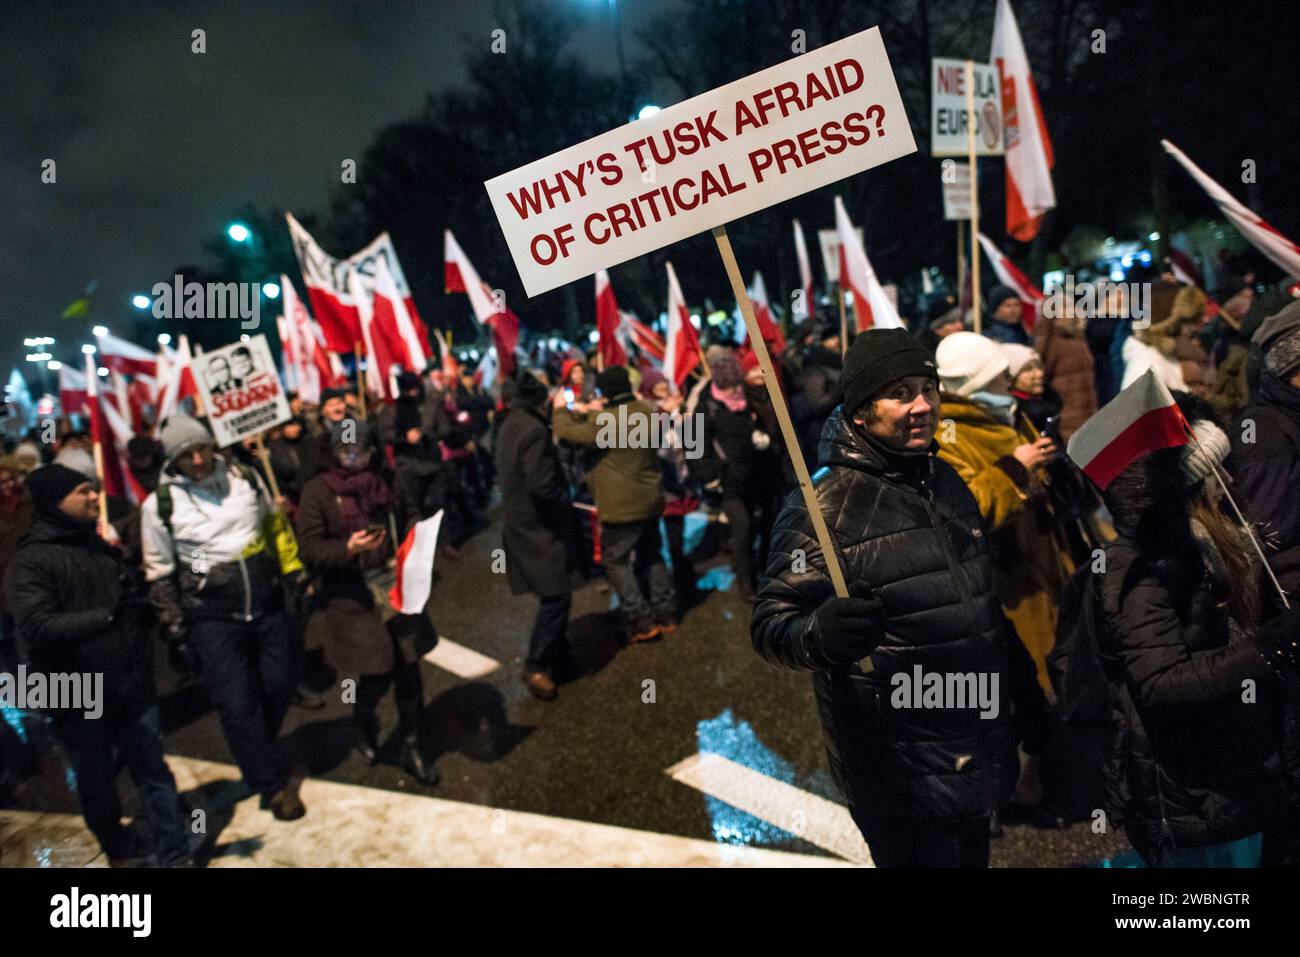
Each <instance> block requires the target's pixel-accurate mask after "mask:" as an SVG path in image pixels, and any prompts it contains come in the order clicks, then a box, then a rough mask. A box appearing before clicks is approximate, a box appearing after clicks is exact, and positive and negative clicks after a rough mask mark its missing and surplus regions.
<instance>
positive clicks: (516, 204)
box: [484, 27, 916, 296]
mask: <svg viewBox="0 0 1300 957" xmlns="http://www.w3.org/2000/svg"><path fill="white" fill-rule="evenodd" d="M915 151H916V144H915V142H914V141H913V139H912V130H911V128H910V126H909V125H908V122H907V114H906V113H905V112H904V110H903V101H902V98H901V97H900V96H899V93H898V86H897V84H896V83H895V82H894V74H893V71H892V70H891V69H890V66H889V57H888V55H887V54H886V53H885V45H884V41H883V40H882V39H881V36H880V28H879V27H873V28H872V29H870V30H865V31H863V32H862V33H857V34H854V35H853V36H850V37H845V38H844V39H843V40H837V41H836V42H835V43H831V44H829V45H827V46H824V47H821V48H819V49H817V50H813V51H810V52H808V53H805V54H803V55H802V56H798V57H794V58H792V59H790V60H787V61H785V62H784V63H780V64H778V65H777V66H774V67H769V68H768V69H766V70H761V71H759V72H758V73H754V74H751V75H750V76H747V77H745V78H743V79H740V80H736V81H735V82H734V83H728V84H727V85H726V86H721V87H718V88H717V89H715V90H712V91H710V92H708V93H704V94H701V95H700V96H697V97H694V98H692V99H689V100H686V101H685V102H682V103H678V104H677V105H676V106H671V107H668V108H667V109H664V110H662V111H660V112H659V113H656V114H655V115H653V116H650V117H646V118H645V119H640V120H636V121H635V122H632V123H629V124H627V125H626V126H623V127H620V128H618V129H615V130H611V131H610V132H608V133H603V134H601V135H600V136H596V137H593V138H592V139H589V140H587V141H586V142H585V143H579V144H578V145H576V146H571V147H569V148H568V149H565V150H561V151H560V152H558V153H555V154H553V155H551V156H548V157H545V158H544V159H540V160H537V161H536V162H533V163H529V164H528V165H527V166H523V167H520V168H519V169H517V170H514V171H512V172H509V173H506V174H504V175H502V176H498V177H496V178H495V179H490V180H488V181H487V182H486V183H485V184H484V185H485V186H486V187H487V191H488V196H489V198H490V199H491V201H492V208H493V210H495V212H496V215H497V220H498V221H499V222H500V224H501V229H502V232H504V233H505V237H506V243H507V245H508V246H509V247H510V254H511V256H512V257H514V261H515V266H516V268H517V269H518V270H519V277H520V279H522V280H523V284H524V289H525V290H526V291H527V293H528V295H530V296H535V295H537V294H538V293H542V292H546V291H547V290H548V289H554V288H555V287H556V286H561V285H564V284H565V283H567V282H571V281H573V280H575V279H581V278H583V277H584V276H590V275H591V274H592V273H594V272H596V271H597V270H598V269H604V268H608V267H610V266H613V265H616V264H618V263H621V262H626V261H627V260H629V259H633V258H635V257H637V256H641V255H644V254H646V253H648V252H651V251H653V250H656V249H660V248H662V247H663V246H667V245H669V244H670V243H673V242H676V241H677V240H680V239H684V238H686V237H688V236H694V235H696V234H697V233H701V232H704V231H705V230H707V229H711V228H713V227H715V226H720V225H722V224H724V223H728V222H730V221H732V220H734V219H739V218H741V217H742V216H746V215H748V214H749V213H752V212H755V211H756V210H760V209H763V208H765V207H767V206H771V205H772V204H774V203H779V202H781V201H782V200H786V199H790V198H791V197H793V196H798V195H800V194H802V193H806V192H808V191H810V190H814V189H817V188H819V187H822V186H825V185H827V184H828V183H833V182H835V181H837V180H841V179H843V178H844V177H846V176H851V175H853V174H854V173H860V172H862V171H863V170H866V169H870V168H871V167H873V166H879V165H881V164H882V163H887V162H889V161H890V160H893V159H897V158H898V157H900V156H906V155H907V154H908V153H913V152H915Z"/></svg>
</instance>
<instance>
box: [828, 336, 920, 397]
mask: <svg viewBox="0 0 1300 957" xmlns="http://www.w3.org/2000/svg"><path fill="white" fill-rule="evenodd" d="M910 375H923V376H928V377H929V378H931V379H933V380H934V381H935V382H938V381H939V372H938V370H937V368H936V367H935V364H934V356H932V355H931V354H930V352H929V350H928V349H926V348H925V346H923V345H921V344H920V343H919V342H917V341H916V340H915V339H913V338H912V334H911V333H910V332H908V331H907V330H906V329H868V330H867V331H866V332H863V333H861V334H859V335H858V337H857V338H856V339H854V340H853V345H851V346H849V351H848V354H847V355H846V356H845V357H844V376H843V383H842V385H843V389H844V410H845V411H846V412H848V413H852V412H855V411H857V409H858V407H859V406H861V405H862V404H863V403H864V402H866V401H867V400H869V399H870V398H871V397H872V396H873V395H875V394H876V393H877V392H879V391H880V390H881V389H882V388H883V387H884V386H887V385H889V383H891V382H894V381H896V380H898V379H902V378H905V377H907V376H910Z"/></svg>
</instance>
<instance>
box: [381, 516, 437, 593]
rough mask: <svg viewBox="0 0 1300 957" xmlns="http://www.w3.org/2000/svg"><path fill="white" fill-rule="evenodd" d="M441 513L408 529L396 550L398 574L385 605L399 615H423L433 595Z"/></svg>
mask: <svg viewBox="0 0 1300 957" xmlns="http://www.w3.org/2000/svg"><path fill="white" fill-rule="evenodd" d="M441 527H442V509H438V511H437V512H436V513H434V514H433V515H430V516H429V517H428V518H426V519H425V520H424V521H422V522H417V523H416V524H415V525H412V526H411V530H410V531H409V532H407V533H406V540H405V541H404V542H402V547H401V548H399V549H398V550H397V570H396V579H395V580H394V582H393V587H392V588H390V589H389V590H388V603H389V604H390V605H392V606H393V611H395V612H397V613H398V614H399V615H419V614H423V612H424V606H425V605H426V604H428V602H429V594H430V593H431V592H432V591H433V560H434V557H435V556H436V555H437V552H438V530H439V528H441Z"/></svg>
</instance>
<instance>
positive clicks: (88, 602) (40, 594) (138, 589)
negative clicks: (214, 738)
mask: <svg viewBox="0 0 1300 957" xmlns="http://www.w3.org/2000/svg"><path fill="white" fill-rule="evenodd" d="M4 585H5V593H6V595H7V597H8V601H9V610H10V613H11V614H12V615H13V616H14V619H15V621H16V622H17V626H18V646H19V649H20V654H21V655H22V656H23V657H25V658H26V660H27V661H28V662H29V663H30V666H31V670H32V671H38V672H42V673H44V674H53V673H65V674H68V673H76V674H86V673H91V674H102V675H103V676H104V700H103V706H104V715H103V718H104V720H107V721H116V720H126V719H130V718H134V717H135V716H136V715H138V714H140V713H141V712H142V711H144V709H145V708H147V707H149V706H150V705H151V704H153V703H154V701H155V700H157V697H156V691H155V689H154V680H153V664H152V662H153V646H152V645H151V644H150V643H149V626H150V624H151V623H152V620H153V614H152V612H151V611H150V609H149V593H148V590H147V589H146V587H145V584H144V581H143V579H142V578H141V576H140V574H139V572H137V571H136V570H135V569H133V568H129V567H128V566H127V565H126V564H125V563H124V562H123V561H122V559H121V557H120V556H119V555H118V553H117V552H116V551H114V550H113V549H112V548H111V547H110V546H109V545H108V544H106V543H105V542H104V541H103V539H101V538H100V537H99V536H98V535H97V534H95V527H94V525H77V524H74V523H73V522H72V521H71V520H70V519H63V518H61V517H54V518H51V517H49V516H41V517H39V518H38V519H37V521H36V524H35V525H34V526H33V527H32V530H31V531H30V532H29V533H28V534H27V536H26V538H24V539H23V540H22V542H21V543H20V544H19V547H18V553H17V554H16V555H15V556H14V559H13V561H12V562H11V563H10V565H9V568H8V570H7V572H6V573H5V582H4ZM81 715H82V712H80V711H77V712H67V711H60V712H57V713H55V714H54V717H55V719H56V720H60V721H76V720H78V719H80V718H81Z"/></svg>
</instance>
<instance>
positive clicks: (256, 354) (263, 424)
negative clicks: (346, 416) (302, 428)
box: [194, 335, 292, 448]
mask: <svg viewBox="0 0 1300 957" xmlns="http://www.w3.org/2000/svg"><path fill="white" fill-rule="evenodd" d="M194 371H195V372H196V373H198V377H197V378H198V386H199V391H200V392H202V393H203V405H204V408H206V409H207V412H208V422H209V424H210V425H211V426H212V434H213V435H214V436H215V437H216V442H217V445H218V447H220V448H225V447H226V446H227V445H234V444H235V443H236V442H238V441H239V440H240V439H243V438H246V437H247V436H250V435H256V434H257V433H259V432H265V431H266V430H267V429H269V428H271V427H272V426H274V425H279V424H280V423H281V422H287V421H288V420H289V419H290V418H292V413H291V412H290V411H289V402H288V400H287V399H286V398H285V395H284V389H283V388H282V387H281V385H280V377H279V375H277V374H276V371H275V363H274V362H273V361H272V359H271V348H270V346H268V345H267V344H266V336H265V335H257V336H253V337H252V338H251V339H249V340H248V341H247V342H232V343H231V344H230V345H228V346H222V347H221V348H220V349H213V350H212V351H211V352H205V353H203V354H202V355H199V356H195V357H194Z"/></svg>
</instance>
